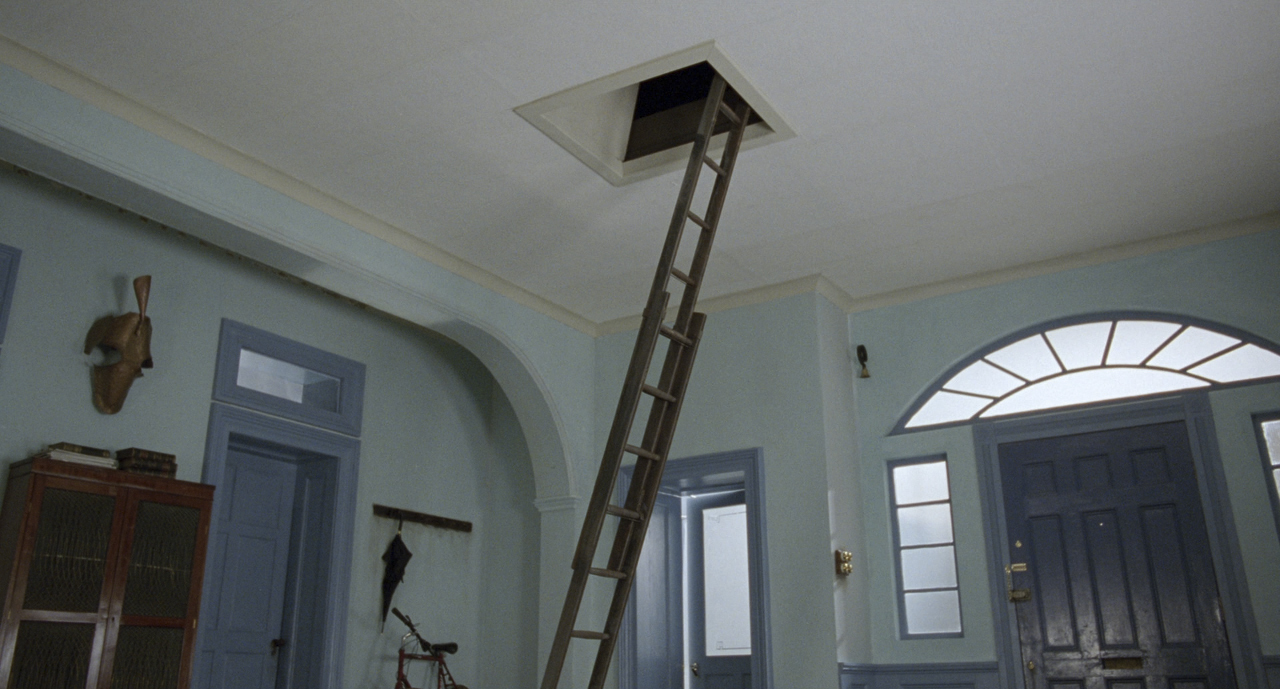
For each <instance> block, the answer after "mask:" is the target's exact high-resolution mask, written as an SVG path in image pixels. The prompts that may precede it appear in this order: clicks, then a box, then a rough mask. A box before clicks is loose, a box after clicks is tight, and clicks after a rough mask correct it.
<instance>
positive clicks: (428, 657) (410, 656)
mask: <svg viewBox="0 0 1280 689" xmlns="http://www.w3.org/2000/svg"><path fill="white" fill-rule="evenodd" d="M392 612H394V613H395V614H396V617H399V618H400V620H401V621H402V622H404V623H405V625H406V626H408V627H409V631H408V633H406V634H405V635H404V636H402V637H400V655H399V663H398V665H397V667H396V687H395V689H428V688H427V687H415V686H413V684H411V683H410V682H409V676H408V674H406V672H405V670H406V668H407V666H408V664H409V661H414V660H420V661H427V662H430V663H435V666H436V672H435V675H436V686H435V688H434V689H467V688H466V687H464V686H462V685H460V684H458V683H457V682H455V681H454V680H453V673H451V672H449V666H448V664H447V663H445V660H444V657H445V655H446V654H447V653H449V652H451V651H452V650H454V649H456V648H457V644H438V645H435V646H432V645H431V644H429V643H427V640H426V639H424V638H422V635H420V634H418V630H417V628H416V627H415V626H414V624H413V621H412V620H410V619H409V618H408V617H407V616H406V615H404V614H402V613H401V612H400V611H399V610H394V609H393V610H392ZM415 640H416V641H417V642H418V648H419V649H421V651H423V652H421V653H413V652H411V651H409V650H407V649H409V648H411V647H412V644H413V642H414V641H415ZM446 647H447V648H446ZM442 649H443V650H442ZM432 651H436V652H432Z"/></svg>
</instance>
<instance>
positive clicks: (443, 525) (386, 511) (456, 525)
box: [373, 503, 471, 533]
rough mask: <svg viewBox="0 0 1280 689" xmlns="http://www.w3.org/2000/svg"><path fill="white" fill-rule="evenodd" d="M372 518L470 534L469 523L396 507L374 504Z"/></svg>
mask: <svg viewBox="0 0 1280 689" xmlns="http://www.w3.org/2000/svg"><path fill="white" fill-rule="evenodd" d="M373 516H375V517H385V518H387V519H395V520H397V521H401V522H413V523H415V524H425V525H426V526H434V527H436V528H439V529H451V530H453V531H462V532H464V533H471V522H464V521H462V520H460V519H449V518H448V517H437V516H436V515H434V514H425V513H423V512H413V511H411V510H402V509H400V508H398V507H387V506H386V505H379V504H376V503H375V504H374V506H373Z"/></svg>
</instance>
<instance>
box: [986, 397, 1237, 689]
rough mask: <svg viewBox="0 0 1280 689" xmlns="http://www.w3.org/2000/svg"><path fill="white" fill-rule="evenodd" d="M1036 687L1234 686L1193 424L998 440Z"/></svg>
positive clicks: (1014, 576) (1023, 633)
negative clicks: (1189, 429) (1189, 427)
mask: <svg viewBox="0 0 1280 689" xmlns="http://www.w3.org/2000/svg"><path fill="white" fill-rule="evenodd" d="M999 457H1000V465H1001V481H1002V484H1003V489H1004V500H1005V516H1006V519H1007V522H1008V538H1009V543H1008V549H1009V554H1010V562H1011V563H1012V564H1011V566H1010V571H1009V572H1008V574H1007V576H1008V583H1009V588H1010V597H1011V599H1012V600H1014V601H1016V602H1015V603H1014V605H1015V608H1016V611H1017V623H1018V630H1019V636H1020V639H1021V645H1022V653H1023V657H1022V664H1023V677H1024V680H1025V684H1026V686H1027V687H1036V688H1037V689H1038V688H1041V687H1044V688H1050V687H1051V688H1052V689H1121V688H1125V689H1128V688H1130V687H1132V688H1138V687H1141V688H1142V689H1210V688H1218V687H1234V686H1235V680H1234V674H1233V671H1232V665H1231V654H1230V651H1229V649H1228V647H1227V638H1226V633H1225V631H1224V628H1223V624H1222V619H1221V616H1220V609H1219V605H1220V604H1219V601H1218V589H1217V582H1216V579H1215V576H1214V571H1213V562H1212V560H1211V558H1210V554H1209V547H1208V536H1207V533H1206V530H1205V523H1204V516H1203V513H1202V510H1201V504H1200V497H1199V493H1198V489H1197V484H1196V478H1195V467H1194V466H1193V459H1192V455H1191V451H1190V444H1189V441H1188V438H1187V432H1186V427H1185V426H1184V425H1183V424H1182V423H1180V422H1178V423H1165V424H1155V425H1150V426H1141V427H1135V428H1128V429H1119V430H1109V431H1100V432H1094V433H1086V434H1082V435H1075V436H1068V437H1060V438H1047V439H1039V440H1028V441H1022V442H1015V443H1005V444H1001V445H1000V446H999Z"/></svg>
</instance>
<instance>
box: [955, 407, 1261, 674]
mask: <svg viewBox="0 0 1280 689" xmlns="http://www.w3.org/2000/svg"><path fill="white" fill-rule="evenodd" d="M1166 422H1183V423H1185V424H1186V427H1187V434H1188V436H1189V438H1190V442H1191V454H1192V458H1193V461H1194V462H1195V467H1196V481H1197V483H1198V486H1199V489H1200V498H1201V502H1202V507H1203V509H1204V518H1205V527H1206V529H1207V530H1208V535H1209V549H1210V551H1211V553H1212V556H1213V564H1214V569H1215V570H1216V572H1217V575H1218V586H1219V591H1220V593H1221V597H1222V608H1223V613H1224V617H1225V624H1226V628H1227V634H1228V636H1229V637H1230V639H1231V640H1232V641H1231V653H1232V660H1233V661H1234V665H1235V671H1236V681H1237V682H1238V683H1239V685H1240V686H1242V687H1261V686H1266V676H1265V673H1264V668H1263V664H1262V652H1261V644H1260V642H1259V638H1258V628H1257V624H1256V621H1255V620H1254V617H1253V606H1252V604H1251V602H1250V600H1249V589H1248V584H1247V582H1246V580H1245V576H1244V560H1243V558H1242V557H1241V554H1240V540H1239V537H1238V536H1237V533H1236V528H1235V520H1234V518H1233V515H1232V512H1231V504H1230V502H1229V501H1228V500H1227V492H1226V491H1227V489H1226V477H1225V476H1224V474H1223V470H1222V462H1221V459H1220V458H1219V456H1218V449H1217V441H1216V435H1215V431H1214V424H1213V412H1212V409H1211V408H1210V406H1209V398H1208V395H1205V394H1203V393H1199V394H1196V393H1193V394H1187V395H1180V396H1176V397H1168V398H1163V399H1159V400H1154V401H1149V402H1141V403H1135V404H1115V405H1106V406H1102V407H1098V408H1094V409H1088V410H1084V411H1078V412H1069V413H1061V414H1048V415H1044V416H1038V417H1033V418H1025V419H1017V420H1010V421H1005V422H988V423H980V424H975V425H974V426H973V437H974V446H975V450H976V458H977V465H978V478H979V490H980V496H981V499H982V512H983V522H984V526H985V530H986V534H985V536H986V539H985V540H986V547H987V561H988V571H989V573H990V577H989V583H990V590H991V600H992V606H993V618H994V621H995V627H996V656H997V660H998V664H999V673H1000V684H1001V686H1003V687H1008V688H1010V689H1018V688H1020V687H1023V686H1024V682H1023V674H1022V667H1021V662H1020V660H1019V659H1020V658H1021V644H1020V642H1019V638H1018V630H1017V625H1016V622H1015V620H1016V617H1015V615H1016V611H1015V609H1014V604H1013V603H1010V602H1009V601H1008V596H1007V592H1006V591H1005V578H1004V572H1005V567H1007V566H1009V565H1010V564H1011V558H1010V554H1009V552H1008V547H1007V544H1008V542H1009V541H1008V533H1007V527H1006V515H1005V509H1004V499H1003V495H1004V489H1003V486H1002V482H1001V478H1000V462H999V455H998V447H999V445H1000V444H1001V443H1008V442H1016V441H1021V440H1034V439H1038V438H1049V437H1054V436H1062V435H1076V434H1081V433H1089V432H1093V431H1103V430H1113V429H1120V428H1129V427H1133V426H1141V425H1148V424H1157V423H1166Z"/></svg>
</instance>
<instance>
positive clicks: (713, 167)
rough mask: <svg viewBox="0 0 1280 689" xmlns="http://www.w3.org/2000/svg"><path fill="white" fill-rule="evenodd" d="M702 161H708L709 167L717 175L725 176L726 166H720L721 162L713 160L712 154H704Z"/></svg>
mask: <svg viewBox="0 0 1280 689" xmlns="http://www.w3.org/2000/svg"><path fill="white" fill-rule="evenodd" d="M702 162H704V163H706V164H707V167H709V168H711V170H712V171H713V172H715V173H716V174H717V175H720V176H721V177H724V176H725V171H724V168H722V167H720V163H717V162H716V161H715V160H713V159H712V158H711V156H702Z"/></svg>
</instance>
